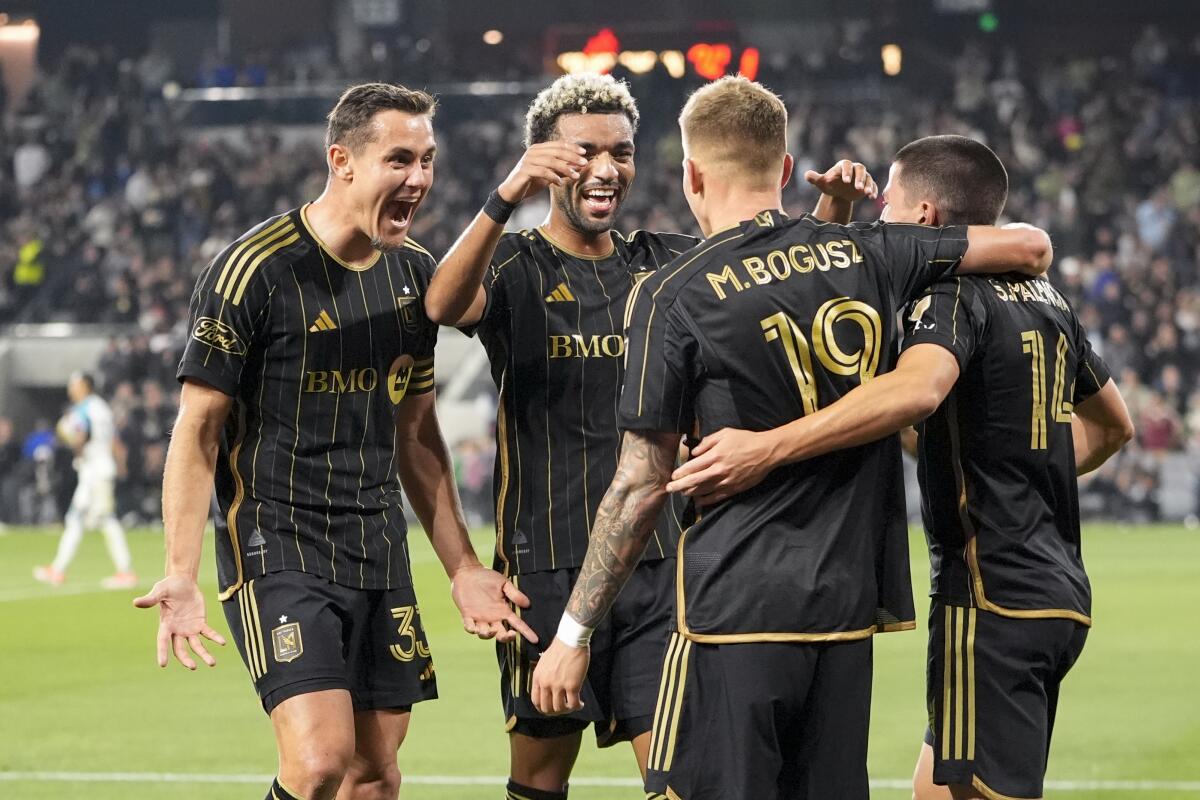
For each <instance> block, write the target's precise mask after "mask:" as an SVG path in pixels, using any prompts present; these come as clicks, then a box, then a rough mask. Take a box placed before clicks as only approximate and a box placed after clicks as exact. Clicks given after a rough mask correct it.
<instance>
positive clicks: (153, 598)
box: [133, 575, 225, 669]
mask: <svg viewBox="0 0 1200 800" xmlns="http://www.w3.org/2000/svg"><path fill="white" fill-rule="evenodd" d="M133 605H134V606H135V607H136V608H153V607H154V606H158V665H159V666H160V667H165V666H166V665H167V661H168V660H169V659H170V656H169V655H168V654H169V653H170V652H171V651H172V650H173V651H174V652H175V658H177V659H178V660H179V663H180V664H183V665H184V666H185V667H187V668H188V669H195V668H196V662H195V661H193V660H192V657H191V655H190V654H189V653H188V647H190V648H192V652H193V653H195V654H196V655H198V656H200V659H201V660H202V661H203V662H204V663H205V664H208V665H209V666H210V667H215V666H216V665H217V661H216V659H215V658H213V657H212V656H211V655H209V654H208V651H207V650H205V649H204V643H203V642H202V641H200V637H201V636H203V637H204V638H205V639H208V640H209V641H210V642H216V643H217V644H219V645H221V646H222V647H224V646H225V637H224V636H222V635H221V634H219V633H217V632H216V631H214V630H213V629H212V628H210V627H209V625H208V618H207V617H206V615H205V613H204V595H203V594H201V592H200V587H199V586H197V585H196V582H195V581H194V580H189V579H188V578H182V577H179V576H176V575H168V576H167V577H165V578H163V579H162V580H161V581H159V582H158V583H156V584H154V586H153V588H151V589H150V592H149V593H148V594H145V595H142V596H141V597H138V598H135V599H134V601H133Z"/></svg>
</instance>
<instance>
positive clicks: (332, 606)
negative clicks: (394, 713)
mask: <svg viewBox="0 0 1200 800" xmlns="http://www.w3.org/2000/svg"><path fill="white" fill-rule="evenodd" d="M221 605H222V606H223V607H224V609H225V619H226V620H227V621H228V622H229V630H230V631H231V632H232V633H233V638H234V641H236V642H237V647H238V651H239V652H241V654H242V660H243V661H244V662H245V663H246V668H247V669H249V670H250V677H251V678H252V679H253V680H254V689H255V691H257V692H258V696H259V699H261V700H262V705H263V709H264V710H265V711H266V712H267V713H268V714H270V713H271V712H272V711H273V710H274V709H275V707H276V706H278V705H279V704H280V703H282V702H283V701H284V700H287V699H288V698H289V697H295V696H296V695H300V694H306V693H308V692H319V691H323V690H326V689H345V690H347V691H348V692H350V697H351V700H352V701H353V703H354V710H355V711H369V710H372V709H385V708H392V709H404V710H407V709H409V708H411V707H412V704H413V703H419V702H421V701H422V700H431V699H433V698H435V697H437V680H436V678H435V677H434V671H433V660H432V659H431V658H430V655H429V645H428V643H427V640H426V638H425V630H424V628H423V627H422V626H421V612H420V609H418V608H417V604H416V596H415V595H414V594H413V590H412V587H404V588H400V589H386V590H363V589H350V588H348V587H345V586H339V585H338V584H336V583H332V582H330V581H328V580H326V579H324V578H320V577H317V576H315V575H309V574H307V573H304V572H272V573H269V574H267V575H263V576H262V577H260V578H255V579H254V580H251V581H247V582H246V583H245V584H243V585H242V587H241V588H240V589H238V590H237V591H236V592H235V593H234V594H233V596H232V597H230V598H229V599H228V600H226V601H224V602H223V603H222V604H221Z"/></svg>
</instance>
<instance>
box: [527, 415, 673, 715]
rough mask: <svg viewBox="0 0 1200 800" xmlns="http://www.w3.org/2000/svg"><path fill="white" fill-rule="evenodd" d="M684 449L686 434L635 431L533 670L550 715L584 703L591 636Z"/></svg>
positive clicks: (539, 700)
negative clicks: (556, 624)
mask: <svg viewBox="0 0 1200 800" xmlns="http://www.w3.org/2000/svg"><path fill="white" fill-rule="evenodd" d="M678 451H679V434H677V433H644V432H637V431H630V432H627V433H626V434H625V438H624V441H623V442H622V444H621V458H620V460H619V462H618V463H617V472H616V475H615V476H614V477H613V481H612V484H611V485H610V486H609V487H608V491H607V492H605V494H604V499H603V500H601V501H600V507H599V509H597V511H596V520H595V522H594V523H593V524H592V532H591V540H590V541H589V543H588V549H587V555H586V556H585V557H584V560H583V567H582V568H581V569H580V571H579V578H578V580H576V581H575V588H574V589H573V590H572V591H571V598H570V600H568V601H567V610H566V612H565V613H564V614H563V619H562V623H561V624H560V625H559V634H558V636H556V637H555V639H554V641H553V642H552V643H551V645H550V647H549V648H548V649H547V650H546V652H545V653H544V654H543V655H542V657H541V660H540V661H539V662H538V666H537V669H536V670H534V673H533V691H532V692H531V697H532V699H533V703H534V705H535V706H536V707H537V709H538V710H539V711H541V712H542V713H543V714H563V713H567V712H570V711H575V710H577V709H579V708H581V707H582V703H581V702H580V699H579V690H580V688H581V687H582V686H583V679H584V676H585V675H586V674H587V667H588V661H589V652H588V648H587V643H588V640H589V639H590V637H591V632H592V630H593V629H594V628H595V627H596V625H598V624H599V622H600V620H602V619H603V618H604V616H605V615H606V614H608V611H609V609H611V608H612V604H613V601H614V600H616V598H617V595H618V594H620V592H621V589H622V587H624V586H625V582H626V581H627V580H628V579H629V576H630V575H631V574H632V573H633V570H634V567H636V566H637V563H638V561H639V559H641V557H642V552H643V551H644V550H645V549H646V542H647V541H648V540H649V538H650V533H651V532H652V531H653V530H654V523H655V521H656V520H657V519H658V515H659V513H661V511H662V507H663V503H665V502H666V499H667V490H666V486H667V481H668V479H669V478H670V476H671V468H672V467H673V466H674V465H675V456H676V454H677V453H678Z"/></svg>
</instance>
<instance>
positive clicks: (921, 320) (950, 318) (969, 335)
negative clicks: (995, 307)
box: [904, 278, 987, 371]
mask: <svg viewBox="0 0 1200 800" xmlns="http://www.w3.org/2000/svg"><path fill="white" fill-rule="evenodd" d="M986 325H987V306H986V305H985V304H984V303H983V302H982V301H981V300H980V299H979V296H978V293H977V292H976V288H975V283H974V282H973V281H971V280H963V279H962V278H943V279H942V280H940V281H938V282H937V283H935V284H933V285H932V286H930V287H929V288H928V289H927V290H926V291H925V294H923V295H921V296H920V297H919V298H917V299H916V300H915V301H914V302H912V303H911V304H909V306H908V308H907V309H905V311H904V349H905V350H907V349H908V348H910V347H913V346H915V345H918V344H936V345H941V346H942V347H944V348H945V349H947V350H949V351H950V352H951V353H953V354H954V358H955V360H957V361H958V368H959V370H960V371H966V369H967V364H968V363H970V361H971V357H972V356H973V355H974V354H975V348H976V347H978V345H979V342H980V341H981V340H982V337H983V334H984V330H985V328H986Z"/></svg>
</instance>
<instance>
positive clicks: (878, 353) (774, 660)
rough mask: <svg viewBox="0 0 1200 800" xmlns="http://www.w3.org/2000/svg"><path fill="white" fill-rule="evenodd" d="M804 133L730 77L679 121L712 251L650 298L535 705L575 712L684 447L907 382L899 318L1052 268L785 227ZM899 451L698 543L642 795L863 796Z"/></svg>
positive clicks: (1033, 257) (813, 479)
mask: <svg viewBox="0 0 1200 800" xmlns="http://www.w3.org/2000/svg"><path fill="white" fill-rule="evenodd" d="M786 124H787V112H786V110H785V109H784V106H783V103H782V102H780V100H779V98H777V97H776V96H775V95H774V94H772V93H771V92H769V91H767V90H766V89H764V88H763V87H762V86H760V85H758V84H756V83H752V82H750V81H748V80H746V79H744V78H725V79H722V80H719V81H716V82H714V83H712V84H709V85H708V86H706V87H704V88H702V89H700V90H699V91H697V92H696V93H695V94H694V95H692V97H691V98H690V99H689V100H688V103H687V105H686V106H685V107H684V109H683V112H682V115H681V117H680V125H681V128H682V131H683V144H684V153H685V161H684V181H683V183H684V192H685V195H686V197H687V200H688V203H689V205H690V206H691V208H692V211H693V213H694V214H695V216H696V219H697V221H698V222H699V223H700V227H701V229H702V230H703V231H704V232H705V234H706V235H707V236H708V238H707V239H706V240H705V241H703V242H702V243H700V244H699V245H697V246H696V247H695V248H693V249H692V250H691V251H689V252H688V253H686V254H684V255H683V256H681V257H680V258H678V259H677V260H675V261H674V262H672V264H670V265H669V266H668V267H666V268H665V269H663V270H661V271H659V272H657V273H655V274H654V275H651V276H650V277H648V278H647V279H646V280H645V281H643V282H642V283H641V284H639V286H638V287H637V289H636V290H635V294H634V298H633V300H632V301H631V305H632V310H631V313H630V318H631V322H630V324H629V327H628V330H627V333H628V336H629V355H628V359H629V363H628V367H627V369H628V377H627V379H626V381H625V386H624V390H623V393H622V397H621V408H620V425H621V427H622V428H623V429H624V430H625V434H624V442H623V445H622V448H621V455H620V461H619V464H618V466H617V472H616V476H615V478H614V480H613V483H612V486H611V487H610V488H609V490H608V491H607V493H606V494H605V496H604V498H603V500H602V501H601V504H600V507H599V510H598V511H597V512H596V515H595V522H594V525H593V530H592V536H591V542H590V544H589V547H588V551H587V555H586V557H585V560H584V564H583V567H582V568H581V570H580V574H579V578H578V581H577V582H576V584H575V587H574V590H573V591H572V594H571V598H570V601H569V603H568V606H567V611H566V613H565V614H564V616H563V618H562V620H561V623H560V627H559V632H558V634H557V635H556V637H555V641H554V642H553V643H552V644H551V645H550V647H549V648H547V650H546V652H545V653H544V654H543V655H542V658H541V663H540V664H539V665H538V667H537V670H536V672H535V674H534V679H533V697H534V701H535V703H536V705H537V706H538V707H539V708H541V709H542V710H544V711H549V712H559V713H561V712H564V711H570V710H572V709H575V708H577V707H578V706H579V702H580V697H579V686H580V684H581V683H582V678H583V674H584V672H585V670H586V669H587V664H588V658H589V654H588V647H587V643H588V637H589V636H590V634H591V631H592V629H593V628H594V627H595V626H596V625H597V624H598V623H599V621H600V620H601V619H602V618H603V617H604V616H605V614H606V613H607V612H608V610H609V608H610V607H611V606H612V603H613V601H614V599H615V598H616V596H617V594H618V592H620V591H621V588H622V586H623V584H624V583H625V581H626V579H627V577H628V576H629V574H630V572H631V571H632V567H633V564H634V563H635V562H636V559H637V555H638V554H639V553H640V552H641V550H642V548H643V547H644V543H645V541H646V540H647V538H648V537H649V534H650V527H651V523H652V520H653V519H654V518H655V517H656V516H657V514H658V512H659V509H660V508H661V507H662V505H663V503H664V502H665V499H666V490H665V487H666V484H667V481H668V480H669V478H670V475H671V471H672V468H673V467H674V464H675V444H676V441H677V439H678V436H679V434H680V433H681V432H688V431H692V430H693V428H694V427H695V426H697V425H698V426H699V428H700V433H701V434H708V433H711V432H713V431H715V430H719V429H720V428H722V427H728V426H730V425H734V424H737V425H741V426H743V427H747V428H751V429H757V430H766V429H770V428H774V427H778V426H779V425H782V424H783V423H785V422H787V421H790V420H794V419H797V418H799V417H802V416H805V415H807V414H812V413H814V412H815V411H817V409H819V408H820V407H821V406H823V405H828V404H830V403H833V402H834V401H836V400H837V399H838V398H839V397H841V396H842V395H844V394H846V393H847V392H849V391H850V390H851V389H853V388H854V387H855V386H858V385H859V384H860V383H863V382H865V381H869V380H870V379H872V378H873V377H874V376H875V375H876V374H879V373H881V372H883V371H885V370H886V369H888V368H890V367H891V366H892V364H891V362H892V360H893V358H894V356H893V351H894V347H895V343H896V340H897V331H896V327H897V322H896V316H897V314H896V312H897V311H898V310H899V309H900V308H901V307H902V306H903V305H904V304H905V303H907V302H908V301H910V300H912V299H915V298H916V297H917V296H919V294H920V293H921V292H923V291H924V290H925V288H926V287H928V286H929V285H930V284H931V283H932V282H933V281H934V280H936V279H937V278H938V277H940V276H941V275H943V274H946V273H947V272H949V271H951V270H953V269H955V268H956V267H957V268H958V269H959V270H960V271H972V270H974V271H978V270H987V269H992V270H997V269H1000V268H1001V265H1002V264H1005V263H1008V264H1015V265H1016V266H1019V267H1020V268H1022V269H1024V270H1026V271H1028V272H1031V273H1037V272H1041V271H1044V270H1045V269H1046V268H1047V266H1048V265H1049V261H1050V256H1051V251H1050V245H1049V238H1048V237H1047V236H1046V235H1045V233H1043V232H1041V231H1038V230H1036V229H1021V230H998V229H995V228H986V227H985V228H976V227H971V228H968V227H966V226H952V227H946V228H929V227H924V226H918V225H884V224H880V223H876V224H873V225H850V226H843V225H834V224H824V223H821V222H819V221H818V220H816V219H814V218H813V217H812V216H810V215H807V214H805V215H802V216H800V217H798V218H796V219H788V218H786V217H785V216H784V215H783V213H782V212H781V210H780V205H781V194H780V192H781V187H782V186H783V185H785V184H786V182H787V180H788V178H789V176H790V172H791V168H792V159H791V156H790V155H788V154H787V153H786V151H785V138H786ZM899 459H900V452H899V446H898V443H897V442H895V441H894V439H893V440H888V441H885V442H879V443H876V444H872V445H868V446H865V447H862V448H859V449H857V450H855V451H851V452H845V453H833V454H830V455H828V456H826V457H824V458H821V459H815V460H812V461H808V462H804V463H799V464H792V465H788V466H785V467H782V468H780V469H778V470H775V471H774V472H773V473H771V474H770V475H769V476H767V478H766V479H765V480H764V481H763V482H762V483H761V484H760V485H759V486H757V487H755V488H754V489H752V490H750V491H748V492H744V493H742V494H740V495H737V496H735V497H732V498H730V499H729V500H727V501H725V502H723V503H720V504H717V505H714V506H710V507H707V508H705V509H704V510H703V515H702V516H701V517H700V519H699V521H698V522H697V523H696V524H695V526H693V527H691V528H689V530H688V531H687V533H686V534H684V537H683V539H682V541H681V543H680V547H679V549H680V553H679V558H678V562H679V563H678V572H677V582H676V587H675V589H676V618H675V628H676V632H675V633H674V634H673V636H672V638H671V642H670V645H669V647H668V650H667V654H666V659H665V663H664V668H663V671H662V679H661V684H660V687H661V688H660V693H659V699H658V705H657V709H656V714H655V721H654V731H653V738H652V744H651V755H650V772H649V777H648V779H647V781H646V788H647V790H648V791H649V792H651V793H652V795H651V796H653V797H664V796H665V797H676V796H678V797H684V798H688V800H693V799H695V800H704V799H705V798H732V797H739V798H740V797H753V798H767V799H769V798H783V797H786V798H793V797H812V798H831V797H837V798H841V799H850V800H853V799H854V798H866V797H867V794H868V789H867V775H866V748H867V727H868V721H869V712H870V693H871V652H872V650H871V637H872V635H873V634H874V633H876V632H878V631H883V630H894V629H903V628H911V627H913V626H914V621H913V617H914V612H913V607H912V589H911V585H910V584H909V576H908V568H907V546H906V536H905V527H904V519H903V517H904V511H903V508H904V506H903V500H902V495H901V494H900V490H901V486H900V470H899Z"/></svg>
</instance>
